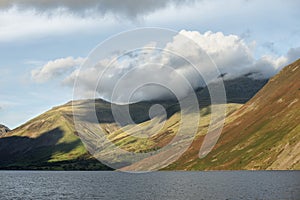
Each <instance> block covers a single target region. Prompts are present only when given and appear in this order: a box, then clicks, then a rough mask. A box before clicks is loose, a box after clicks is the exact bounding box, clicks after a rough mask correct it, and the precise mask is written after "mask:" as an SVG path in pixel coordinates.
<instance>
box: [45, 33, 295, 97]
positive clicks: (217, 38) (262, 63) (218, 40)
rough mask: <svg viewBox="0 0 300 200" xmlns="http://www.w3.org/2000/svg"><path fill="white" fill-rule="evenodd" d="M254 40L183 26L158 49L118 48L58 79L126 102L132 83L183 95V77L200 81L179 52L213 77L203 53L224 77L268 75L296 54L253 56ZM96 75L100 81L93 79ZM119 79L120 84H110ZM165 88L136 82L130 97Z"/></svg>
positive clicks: (158, 94) (195, 82)
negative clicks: (128, 50)
mask: <svg viewBox="0 0 300 200" xmlns="http://www.w3.org/2000/svg"><path fill="white" fill-rule="evenodd" d="M187 38H190V39H191V40H192V41H193V42H192V41H191V40H190V39H187ZM195 43H196V44H197V45H195ZM254 44H255V43H250V44H247V43H246V42H245V41H244V40H243V39H241V38H240V37H238V36H237V35H224V34H223V33H221V32H217V33H213V32H206V33H203V34H201V33H199V32H196V31H185V30H183V31H181V32H180V33H179V34H178V35H176V36H174V38H173V40H172V41H171V42H169V43H168V44H166V46H165V48H164V51H161V50H158V49H151V48H150V49H149V48H147V47H149V45H148V46H147V45H146V44H145V47H144V49H143V50H142V51H141V52H132V53H129V54H125V55H121V58H118V56H120V55H119V54H118V55H113V56H112V57H110V58H106V59H104V60H100V61H99V63H98V64H97V65H95V66H90V67H88V68H85V69H82V70H81V71H79V70H78V69H76V70H74V71H73V72H72V73H71V75H69V76H67V77H66V78H64V80H63V83H64V84H65V85H69V86H73V84H74V81H75V80H76V79H77V80H79V82H80V87H82V94H83V93H85V94H88V96H89V97H90V94H93V93H94V91H97V92H98V93H99V96H100V97H102V98H104V99H107V100H111V101H114V102H126V101H127V99H126V98H127V97H128V95H129V94H131V93H132V91H133V90H134V89H136V88H135V87H136V86H138V85H140V86H141V85H143V84H144V83H146V82H154V83H159V84H161V85H164V86H165V88H169V89H172V90H173V92H174V93H176V94H179V96H180V97H184V96H185V95H187V93H188V92H189V90H190V88H189V86H188V85H187V83H186V82H185V79H186V80H188V81H189V83H190V84H191V86H192V87H193V88H194V89H195V88H197V87H199V86H203V84H204V83H203V79H202V78H201V76H200V75H199V73H198V72H197V71H196V70H195V69H194V68H193V67H192V66H191V65H190V63H189V62H187V61H186V60H185V59H183V58H186V59H188V60H189V61H192V62H193V63H197V66H196V67H197V69H198V70H199V71H201V73H202V74H201V75H204V76H206V78H207V79H208V80H209V81H214V80H216V79H217V78H218V76H217V75H216V74H215V73H212V68H213V65H212V62H211V61H210V60H209V59H208V57H207V55H209V56H210V57H211V59H212V60H213V62H214V63H215V64H216V65H217V67H218V69H219V70H220V73H226V76H225V78H228V79H231V78H235V77H237V76H241V75H244V74H248V73H253V75H252V77H253V78H269V77H271V76H273V75H275V74H276V73H277V72H278V71H279V70H280V69H281V68H282V67H283V66H285V65H286V64H288V63H289V62H291V61H293V60H292V58H296V57H297V55H298V57H300V54H299V52H300V51H299V49H292V50H290V51H289V53H288V54H287V55H286V56H279V57H272V56H269V55H264V56H262V57H261V58H259V59H256V58H255V57H254V56H253V54H254V51H255V45H254ZM153 45H154V43H152V46H153ZM167 52H176V53H178V54H179V55H180V56H182V57H183V58H182V57H177V56H172V55H171V54H170V53H167ZM50 63H51V65H52V64H53V63H52V62H50ZM62 63H64V64H65V62H62ZM108 65H109V67H108ZM69 66H70V65H69ZM163 66H168V67H170V68H167V67H163ZM58 68H60V67H58ZM42 74H43V73H42ZM46 74H48V73H46ZM46 77H47V76H46ZM99 77H101V79H99ZM182 77H184V79H183V78H182ZM99 80H101V81H100V82H98V81H99ZM120 80H121V84H119V88H118V89H116V86H117V83H118V81H120ZM96 86H97V87H96ZM165 88H163V87H160V86H154V85H150V86H149V85H148V86H147V87H144V88H139V89H138V90H137V91H136V92H135V94H134V96H133V97H132V99H131V101H139V100H149V99H157V98H164V97H169V96H170V95H171V94H170V92H169V91H168V90H166V89H165ZM113 92H116V93H117V96H116V97H113V98H112V95H113Z"/></svg>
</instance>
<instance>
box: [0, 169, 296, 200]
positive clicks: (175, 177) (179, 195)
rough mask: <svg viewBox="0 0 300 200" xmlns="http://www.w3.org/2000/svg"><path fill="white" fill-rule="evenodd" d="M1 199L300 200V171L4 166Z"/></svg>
mask: <svg viewBox="0 0 300 200" xmlns="http://www.w3.org/2000/svg"><path fill="white" fill-rule="evenodd" d="M0 199H1V200H2V199H104V200H105V199H109V200H119V199H130V200H135V199H145V200H146V199H159V200H160V199H170V200H176V199H180V200H189V199H191V200H193V199H195V200H199V199H274V200H277V199H297V200H298V199H300V171H255V172H252V171H230V172H224V171H220V172H152V173H141V174H131V173H122V172H39V171H0Z"/></svg>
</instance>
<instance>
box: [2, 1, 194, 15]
mask: <svg viewBox="0 0 300 200" xmlns="http://www.w3.org/2000/svg"><path fill="white" fill-rule="evenodd" d="M189 2H193V0H160V1H157V0H143V1H141V0H122V1H119V0H109V1H107V0H89V1H82V0H51V1H48V0H46V1H45V0H43V1H41V0H26V1H24V0H1V1H0V8H4V9H5V8H10V7H14V6H17V7H19V8H29V9H32V8H33V9H37V10H41V11H43V10H52V9H57V8H64V9H67V10H69V11H72V12H75V13H81V14H82V13H89V12H90V11H91V10H96V11H97V12H98V13H99V14H103V15H104V14H107V13H111V14H114V15H118V16H120V17H130V18H132V17H136V16H139V15H145V14H148V13H151V12H154V11H156V10H158V9H162V8H164V7H166V6H169V5H183V4H187V3H189Z"/></svg>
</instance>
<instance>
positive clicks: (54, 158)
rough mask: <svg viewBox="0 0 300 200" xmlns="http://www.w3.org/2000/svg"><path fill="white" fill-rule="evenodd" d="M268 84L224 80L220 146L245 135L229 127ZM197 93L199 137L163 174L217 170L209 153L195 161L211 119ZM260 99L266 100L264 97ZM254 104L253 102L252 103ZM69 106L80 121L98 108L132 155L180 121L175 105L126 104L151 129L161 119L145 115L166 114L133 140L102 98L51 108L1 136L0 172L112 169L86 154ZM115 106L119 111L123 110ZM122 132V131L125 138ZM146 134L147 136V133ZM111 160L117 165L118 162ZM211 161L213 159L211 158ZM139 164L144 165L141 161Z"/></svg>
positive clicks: (203, 91) (153, 145)
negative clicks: (156, 109) (155, 109)
mask: <svg viewBox="0 0 300 200" xmlns="http://www.w3.org/2000/svg"><path fill="white" fill-rule="evenodd" d="M220 78H222V77H220ZM272 80H273V79H272ZM271 82H272V81H271ZM266 83H267V80H256V79H252V78H249V77H247V76H243V77H240V78H238V79H233V80H225V88H226V94H227V99H228V104H227V116H228V118H227V120H226V126H225V130H224V132H223V134H222V136H221V138H224V141H226V142H223V139H220V140H219V143H221V144H223V143H224V144H225V146H226V144H227V140H228V142H229V139H228V138H231V137H229V136H228V135H230V134H229V133H228V132H230V129H231V128H233V129H234V130H236V129H237V130H238V129H239V128H240V132H239V133H240V134H242V133H243V132H244V130H243V129H244V128H245V127H246V126H245V125H244V124H243V125H244V126H241V127H239V128H234V123H232V122H233V121H236V120H238V119H240V120H242V119H243V118H244V115H245V116H246V114H244V113H245V112H244V110H245V109H246V108H247V107H249V103H247V104H246V105H245V106H243V107H242V108H241V109H240V107H241V104H240V103H244V102H246V101H248V100H249V99H250V98H251V97H253V96H254V95H255V94H256V92H257V91H258V90H259V89H261V88H262V87H263V86H264V85H265V84H266ZM269 84H270V82H269V83H268V84H267V86H268V85H269ZM282 84H285V83H282ZM280 85H281V83H279V84H278V88H280V87H279V86H280ZM268 87H269V86H268ZM260 93H261V92H259V94H260ZM196 94H197V96H198V99H199V102H200V114H201V122H200V124H199V131H198V135H197V137H196V139H195V141H194V142H193V145H192V147H191V148H190V149H189V151H188V152H187V154H184V155H183V156H182V157H181V158H180V160H179V161H178V162H175V163H174V164H173V165H171V166H166V168H165V169H180V170H181V169H183V170H198V169H204V170H205V169H215V168H214V167H213V166H214V165H211V164H209V163H210V160H209V159H208V158H209V157H211V154H209V155H208V156H207V158H205V159H198V157H197V155H198V152H199V149H200V144H201V141H202V140H203V137H204V135H205V134H206V132H207V128H208V126H209V122H210V117H211V116H210V103H209V102H210V99H209V93H208V90H207V88H199V89H198V90H197V91H196ZM261 95H262V96H264V94H261ZM267 95H268V94H267ZM256 98H257V95H256V96H255V97H254V100H255V99H256ZM254 100H253V99H252V100H251V101H250V102H252V101H254ZM72 104H73V106H74V107H73V109H75V110H77V111H79V112H78V113H81V115H82V116H85V115H88V114H89V113H90V112H91V110H90V109H91V105H93V106H94V107H95V108H96V114H97V116H98V117H99V119H100V120H99V124H100V126H101V127H102V128H103V129H104V130H105V131H106V132H107V135H108V138H109V139H110V141H112V142H113V143H114V144H117V145H118V146H119V147H120V148H122V149H125V150H128V151H132V152H151V151H153V150H155V149H160V148H161V147H163V146H164V145H166V144H167V143H168V142H169V141H171V140H172V138H173V137H174V135H175V134H176V132H177V131H178V127H179V124H180V120H181V116H180V113H179V111H180V107H179V105H178V102H176V101H172V100H168V101H148V102H138V103H135V104H131V105H129V107H130V114H131V117H132V118H133V120H134V122H136V123H138V124H139V125H141V126H144V125H149V124H150V125H151V123H154V122H157V121H161V120H162V119H159V117H157V118H155V119H153V120H149V114H148V113H149V109H150V108H151V106H153V105H155V104H161V105H162V106H163V107H164V108H165V109H166V110H167V119H166V121H165V125H164V126H163V128H161V129H160V130H159V131H158V132H157V133H156V134H155V135H154V136H152V137H151V138H150V139H144V138H140V139H136V137H133V136H132V135H134V134H140V133H137V130H138V129H137V126H136V125H134V124H132V123H131V122H129V121H128V122H127V121H124V122H123V123H122V124H121V128H122V129H120V127H119V125H118V124H116V123H114V118H113V115H112V111H111V103H109V102H106V101H104V100H100V99H97V100H82V101H75V102H69V103H67V104H65V105H62V106H58V107H55V108H53V109H51V110H50V111H48V112H46V113H44V114H42V115H40V116H38V117H36V118H34V119H32V120H30V121H29V122H27V123H25V124H24V125H22V126H20V127H18V128H16V129H15V130H12V131H11V132H9V134H6V135H5V136H2V137H1V136H0V160H1V163H0V169H58V170H63V169H65V170H77V169H81V170H84V169H86V170H108V169H110V168H109V167H106V166H105V165H103V164H101V163H100V162H98V161H97V160H95V159H94V158H93V157H92V156H91V155H90V154H89V153H88V151H87V150H86V148H85V147H84V145H83V143H82V142H81V140H80V139H79V137H78V135H79V134H82V133H78V132H77V131H76V130H75V127H74V122H73V117H74V116H73V112H72ZM115 106H117V107H122V106H124V105H115ZM269 106H270V105H269ZM292 108H293V109H294V107H291V109H292ZM246 110H247V109H246ZM287 110H290V109H287ZM249 112H250V111H249ZM251 112H253V111H251ZM233 113H234V114H233ZM188 117H189V118H191V119H192V118H193V117H194V115H193V113H191V114H189V115H188ZM261 117H262V116H261ZM257 118H258V117H257V116H256V118H255V119H257ZM247 119H248V118H247ZM245 123H246V122H245ZM253 123H254V122H253ZM95 125H96V124H95ZM253 126H254V125H253ZM155 128H156V127H151V128H149V130H148V132H153V131H154V130H156V129H155ZM124 130H126V133H125V132H124ZM144 134H147V132H146V133H144ZM253 134H254V133H253ZM233 135H234V134H233ZM225 136H226V137H225ZM227 137H228V138H227ZM242 138H244V139H246V136H243V135H241V138H240V140H242ZM297 141H299V139H298V140H297V138H296V142H297ZM230 142H234V141H230ZM219 143H218V144H217V146H216V147H218V149H217V150H220V148H221V149H222V148H225V146H222V147H219V146H220V144H219ZM230 144H231V143H230ZM282 144H283V143H282ZM226 150H228V149H226ZM214 151H215V150H214ZM214 151H213V152H214ZM255 152H256V151H255ZM250 158H251V157H249V159H250ZM111 159H113V160H115V161H116V162H118V159H117V158H111ZM150 159H151V157H150ZM212 160H215V158H213V159H212ZM219 161H220V162H219ZM219 161H218V162H217V164H219V165H218V166H219V167H220V166H221V165H222V164H223V163H222V162H221V159H220V160H219ZM203 163H204V164H203ZM139 164H140V165H141V166H143V160H142V161H141V162H140V163H139ZM212 164H215V163H212ZM238 167H240V168H241V169H242V168H243V167H242V166H238ZM220 168H221V167H220ZM230 168H233V167H232V166H230V165H229V166H228V169H230ZM129 169H130V166H129ZM135 169H138V168H135ZM142 169H143V168H142ZM224 169H226V167H224Z"/></svg>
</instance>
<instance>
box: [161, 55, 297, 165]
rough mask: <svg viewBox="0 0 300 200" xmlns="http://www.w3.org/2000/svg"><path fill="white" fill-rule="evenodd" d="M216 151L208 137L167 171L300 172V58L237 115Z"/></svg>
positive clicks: (201, 138) (270, 82) (274, 78)
mask: <svg viewBox="0 0 300 200" xmlns="http://www.w3.org/2000/svg"><path fill="white" fill-rule="evenodd" d="M228 120H229V121H230V123H228V124H227V125H226V126H225V128H224V130H223V133H222V135H221V137H220V139H219V141H218V143H217V145H216V146H215V148H214V149H213V151H212V152H211V153H210V154H208V156H207V157H205V158H204V159H199V158H198V151H199V149H200V146H201V143H202V141H203V137H200V138H198V139H197V140H195V141H194V143H193V145H192V147H191V148H190V149H189V151H188V152H187V153H186V154H184V155H183V156H182V157H181V158H180V159H179V160H178V161H177V162H176V163H174V164H172V165H170V166H169V167H167V168H166V169H168V170H174V169H177V170H230V169H280V170H285V169H297V170H299V169H300V60H298V61H296V62H294V63H293V64H291V65H289V66H287V67H285V68H284V69H283V70H282V71H281V72H280V73H279V74H278V75H276V76H275V77H273V78H272V79H271V80H270V81H269V82H268V84H267V85H266V86H265V87H264V88H263V89H262V90H260V91H259V92H258V93H257V94H256V95H255V97H254V98H252V99H251V100H250V101H249V102H248V103H246V104H245V105H244V106H243V107H241V109H239V110H238V111H236V112H235V113H233V114H232V115H231V116H230V117H229V119H228Z"/></svg>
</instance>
